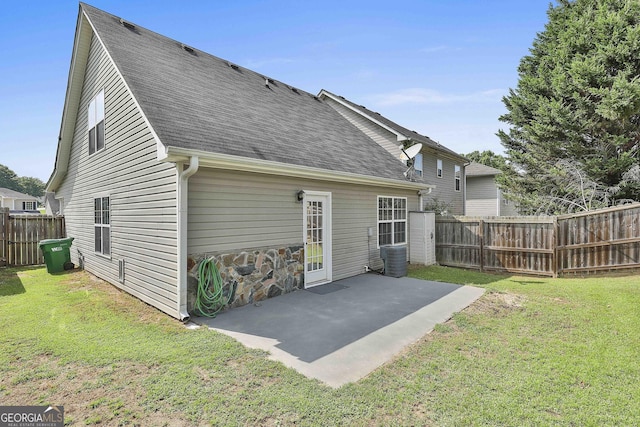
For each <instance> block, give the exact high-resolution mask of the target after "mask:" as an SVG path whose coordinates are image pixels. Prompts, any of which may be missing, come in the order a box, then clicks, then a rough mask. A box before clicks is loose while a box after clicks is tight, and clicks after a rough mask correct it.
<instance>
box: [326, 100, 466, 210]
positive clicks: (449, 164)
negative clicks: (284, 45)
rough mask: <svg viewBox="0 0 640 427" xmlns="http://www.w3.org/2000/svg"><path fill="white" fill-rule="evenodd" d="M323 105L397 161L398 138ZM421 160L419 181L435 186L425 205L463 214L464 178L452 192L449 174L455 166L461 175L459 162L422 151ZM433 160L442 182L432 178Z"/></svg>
mask: <svg viewBox="0 0 640 427" xmlns="http://www.w3.org/2000/svg"><path fill="white" fill-rule="evenodd" d="M325 101H326V102H327V103H329V105H331V106H332V107H333V108H335V109H336V110H337V111H338V112H339V113H340V114H341V115H342V116H343V117H345V118H346V119H347V120H349V121H350V122H351V123H352V124H353V125H355V126H356V127H357V128H358V129H360V130H361V131H362V132H363V133H364V134H366V135H367V136H368V137H369V138H371V139H373V140H374V141H375V142H377V143H378V144H379V145H380V146H381V147H383V148H384V149H385V150H387V151H388V152H389V153H391V154H392V155H394V156H395V157H397V158H398V159H399V158H400V154H401V152H400V150H399V149H398V145H400V143H399V142H398V138H397V136H396V134H395V133H393V132H390V131H389V130H387V129H385V128H383V127H382V126H379V125H377V124H376V123H374V122H372V121H371V120H369V119H367V118H366V117H364V116H362V115H361V114H359V113H356V112H355V111H353V110H351V109H350V108H347V107H345V106H344V105H342V104H340V103H339V102H336V101H334V100H333V99H331V98H329V97H326V98H325ZM422 156H423V159H422V167H423V175H424V176H423V179H424V181H425V182H426V183H427V184H431V185H435V186H436V187H435V188H434V189H433V191H432V192H431V194H430V195H428V196H425V203H428V202H429V201H430V200H433V199H434V198H437V199H438V201H440V202H444V203H446V204H447V205H448V206H449V213H450V214H452V215H462V214H463V213H464V174H462V175H461V182H460V191H459V192H456V191H455V179H454V172H453V171H454V165H459V166H460V169H461V171H462V172H464V166H463V163H462V161H460V160H457V161H456V160H453V159H451V158H450V157H447V156H445V155H444V153H440V152H438V151H436V150H433V149H429V148H423V149H422ZM437 159H442V167H443V174H442V178H438V177H437V176H436V160H437Z"/></svg>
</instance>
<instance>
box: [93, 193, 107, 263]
mask: <svg viewBox="0 0 640 427" xmlns="http://www.w3.org/2000/svg"><path fill="white" fill-rule="evenodd" d="M93 212H94V236H95V251H96V253H99V254H101V255H106V256H110V255H111V210H110V200H109V197H108V196H107V197H98V198H96V199H93Z"/></svg>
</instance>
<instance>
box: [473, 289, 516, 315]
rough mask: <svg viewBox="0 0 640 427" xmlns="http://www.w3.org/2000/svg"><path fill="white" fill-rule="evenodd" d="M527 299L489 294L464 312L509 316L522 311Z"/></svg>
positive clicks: (507, 294) (509, 294) (511, 295)
mask: <svg viewBox="0 0 640 427" xmlns="http://www.w3.org/2000/svg"><path fill="white" fill-rule="evenodd" d="M525 302H526V298H525V297H524V296H522V295H518V294H511V293H502V292H487V293H485V294H484V295H483V296H482V297H480V298H479V299H478V300H477V301H475V302H474V303H473V304H471V305H470V306H469V307H467V308H465V309H464V310H463V312H464V313H467V314H491V315H493V316H495V315H505V316H506V315H508V314H509V313H510V312H512V311H514V310H522V309H523V308H524V303H525Z"/></svg>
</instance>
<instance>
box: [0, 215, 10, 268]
mask: <svg viewBox="0 0 640 427" xmlns="http://www.w3.org/2000/svg"><path fill="white" fill-rule="evenodd" d="M0 216H1V218H0V226H1V228H0V237H2V248H0V249H1V250H0V254H1V255H2V257H0V260H2V259H3V260H4V265H6V266H9V208H0Z"/></svg>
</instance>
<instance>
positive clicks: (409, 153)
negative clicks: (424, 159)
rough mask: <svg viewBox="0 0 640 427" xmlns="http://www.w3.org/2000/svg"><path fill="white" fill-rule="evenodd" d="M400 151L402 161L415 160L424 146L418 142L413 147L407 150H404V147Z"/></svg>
mask: <svg viewBox="0 0 640 427" xmlns="http://www.w3.org/2000/svg"><path fill="white" fill-rule="evenodd" d="M400 150H402V155H401V156H400V158H401V159H402V160H409V159H413V158H414V157H415V156H417V155H418V154H419V153H420V151H421V150H422V144H421V143H419V142H418V143H416V144H414V145H412V146H411V147H409V148H407V149H406V150H405V149H403V148H402V146H400Z"/></svg>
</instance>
